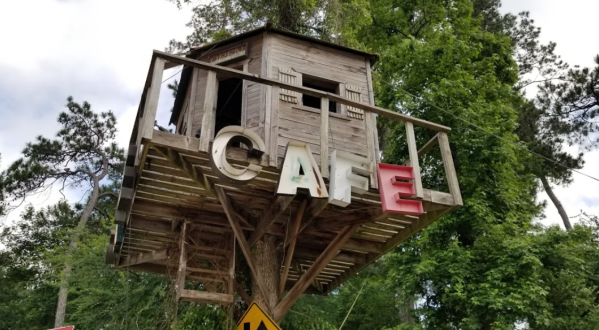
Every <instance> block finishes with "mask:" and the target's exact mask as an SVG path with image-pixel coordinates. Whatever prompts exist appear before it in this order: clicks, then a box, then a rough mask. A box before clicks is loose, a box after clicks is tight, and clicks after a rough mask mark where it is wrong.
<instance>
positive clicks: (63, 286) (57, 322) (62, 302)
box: [54, 179, 100, 328]
mask: <svg viewBox="0 0 599 330" xmlns="http://www.w3.org/2000/svg"><path fill="white" fill-rule="evenodd" d="M99 184H100V183H99V181H98V180H97V179H94V181H93V185H94V187H93V189H92V195H91V197H90V199H89V202H87V205H86V206H85V209H84V210H83V214H81V218H79V223H78V224H77V228H76V229H75V233H73V236H71V241H70V243H69V250H68V253H67V260H66V261H65V263H64V268H63V271H62V274H61V276H60V289H59V290H58V303H57V306H56V318H55V319H54V327H55V328H59V327H61V326H62V325H63V323H64V318H65V315H66V310H67V296H68V291H69V276H70V275H71V270H72V266H71V262H70V260H69V258H70V257H71V255H72V254H73V252H74V251H75V250H76V249H77V243H78V242H79V238H80V237H81V234H83V231H84V230H85V226H86V225H87V220H88V219H89V216H90V215H91V213H92V211H93V209H94V207H95V206H96V203H97V202H98V195H99V189H100V187H99Z"/></svg>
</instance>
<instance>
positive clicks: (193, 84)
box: [185, 68, 199, 138]
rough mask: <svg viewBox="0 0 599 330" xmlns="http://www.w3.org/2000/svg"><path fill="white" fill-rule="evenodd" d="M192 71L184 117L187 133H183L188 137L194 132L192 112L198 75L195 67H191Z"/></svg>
mask: <svg viewBox="0 0 599 330" xmlns="http://www.w3.org/2000/svg"><path fill="white" fill-rule="evenodd" d="M192 70H193V73H192V74H191V90H190V93H189V101H188V102H189V105H188V109H187V113H186V116H185V117H186V118H185V121H186V122H187V123H186V127H187V132H186V133H187V134H185V135H186V136H187V137H188V138H191V137H193V135H194V134H195V132H194V131H193V124H192V123H193V113H194V110H195V105H196V97H197V93H198V91H197V90H198V75H199V70H198V69H197V68H193V69H192Z"/></svg>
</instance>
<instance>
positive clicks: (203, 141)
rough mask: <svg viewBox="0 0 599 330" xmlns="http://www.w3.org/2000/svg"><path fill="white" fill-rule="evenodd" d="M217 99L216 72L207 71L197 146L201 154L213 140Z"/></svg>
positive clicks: (206, 150)
mask: <svg viewBox="0 0 599 330" xmlns="http://www.w3.org/2000/svg"><path fill="white" fill-rule="evenodd" d="M235 71H237V70H235ZM240 72H242V71H240ZM217 98H218V79H217V78H216V71H208V76H207V77H206V93H205V95H204V116H203V117H202V127H201V130H202V131H201V132H200V146H199V147H200V148H199V150H200V151H203V152H208V149H209V144H210V139H212V138H214V124H215V119H216V104H217Z"/></svg>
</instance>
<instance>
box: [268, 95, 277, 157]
mask: <svg viewBox="0 0 599 330" xmlns="http://www.w3.org/2000/svg"><path fill="white" fill-rule="evenodd" d="M279 93H280V89H279V87H278V86H273V87H272V95H271V97H272V101H271V103H270V106H271V108H272V109H271V112H270V138H269V140H268V165H270V166H273V167H276V166H277V146H278V145H277V138H278V137H279ZM267 129H268V126H267Z"/></svg>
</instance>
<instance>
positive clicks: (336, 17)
mask: <svg viewBox="0 0 599 330" xmlns="http://www.w3.org/2000/svg"><path fill="white" fill-rule="evenodd" d="M169 1H170V2H173V3H176V4H177V5H178V6H179V7H181V5H182V4H192V3H193V2H192V1H190V0H169ZM192 6H193V7H192V11H193V16H192V19H191V21H190V22H189V23H188V24H187V26H189V27H191V28H192V30H193V32H192V34H190V35H189V36H187V38H186V40H185V41H177V40H171V42H170V44H169V47H168V48H167V49H168V50H169V51H187V50H189V48H191V47H193V46H198V45H201V44H205V43H209V42H215V41H219V40H223V39H226V38H229V37H231V36H233V35H236V34H239V33H241V32H246V31H249V30H251V29H254V28H257V27H260V26H264V25H265V24H266V23H268V22H270V23H274V25H275V26H276V27H278V28H280V29H283V30H287V31H292V32H298V33H302V34H306V35H310V36H314V37H318V38H320V39H323V40H330V41H336V42H339V43H349V42H350V40H354V38H353V37H352V36H353V35H354V33H355V32H356V30H357V29H358V28H359V27H361V26H363V25H364V24H367V23H368V22H369V21H370V18H369V16H368V14H369V13H368V8H369V6H368V1H366V0H249V1H239V0H221V1H215V0H213V1H210V2H209V3H200V4H197V5H196V4H193V5H192Z"/></svg>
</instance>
